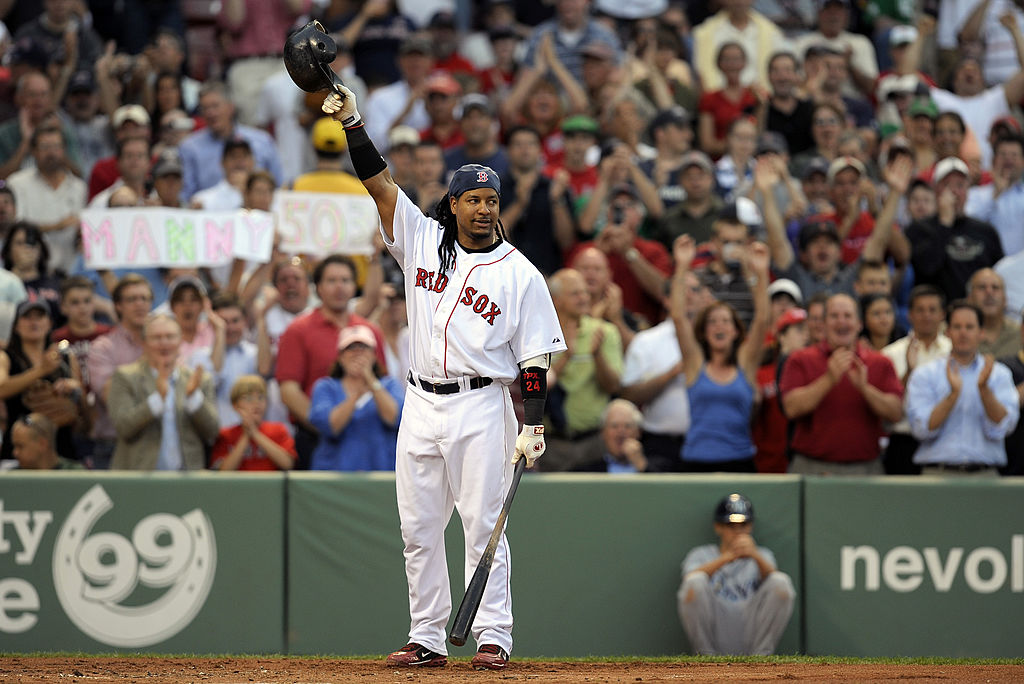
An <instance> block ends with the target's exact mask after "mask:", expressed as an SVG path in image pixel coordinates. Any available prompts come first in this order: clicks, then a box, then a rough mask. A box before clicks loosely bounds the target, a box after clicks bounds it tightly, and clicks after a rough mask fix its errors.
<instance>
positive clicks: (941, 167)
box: [932, 157, 971, 185]
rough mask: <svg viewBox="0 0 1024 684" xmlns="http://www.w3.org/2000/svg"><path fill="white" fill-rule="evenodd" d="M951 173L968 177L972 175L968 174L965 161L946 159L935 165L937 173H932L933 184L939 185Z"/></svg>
mask: <svg viewBox="0 0 1024 684" xmlns="http://www.w3.org/2000/svg"><path fill="white" fill-rule="evenodd" d="M951 173H962V174H964V176H967V177H969V176H970V175H971V174H970V173H969V172H968V169H967V164H965V163H964V162H963V160H961V159H959V158H957V157H946V158H945V159H943V160H942V161H940V162H939V163H938V164H936V165H935V171H934V172H933V173H932V183H933V184H934V185H938V184H939V183H940V182H941V181H942V179H943V178H945V177H946V176H948V175H949V174H951Z"/></svg>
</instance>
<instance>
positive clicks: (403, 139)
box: [388, 124, 420, 148]
mask: <svg viewBox="0 0 1024 684" xmlns="http://www.w3.org/2000/svg"><path fill="white" fill-rule="evenodd" d="M419 141H420V134H419V133H418V132H417V131H416V129H415V128H413V127H412V126H406V125H405V124H402V125H399V126H395V127H394V128H392V129H391V132H390V133H389V134H388V148H392V147H398V146H399V145H416V144H418V143H419Z"/></svg>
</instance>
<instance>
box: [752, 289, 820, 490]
mask: <svg viewBox="0 0 1024 684" xmlns="http://www.w3.org/2000/svg"><path fill="white" fill-rule="evenodd" d="M775 282H779V281H778V280H776V281H775ZM768 289H769V291H770V290H771V288H770V287H769V288H768ZM774 303H775V301H774V298H773V299H772V304H773V308H774ZM774 332H775V335H774V339H773V340H772V347H771V357H772V358H771V361H770V362H768V363H766V364H764V365H763V366H761V367H760V368H759V369H758V370H757V386H758V388H759V390H760V394H761V402H760V404H758V407H757V409H756V413H755V414H754V421H753V424H752V426H751V436H752V437H753V438H754V444H756V445H757V453H756V454H755V455H754V465H755V466H756V467H757V472H759V473H784V472H786V471H787V470H788V469H789V433H790V428H789V419H788V418H786V414H785V413H783V412H782V403H781V401H780V399H779V378H780V376H781V375H782V369H783V368H784V367H785V364H786V359H788V358H789V355H790V354H792V353H793V352H795V351H796V350H798V349H803V348H804V347H806V346H807V343H808V340H809V339H810V338H809V334H808V332H807V312H806V311H804V310H803V309H801V308H799V307H793V308H791V309H789V310H788V311H786V312H785V313H784V314H782V315H781V316H780V317H779V319H778V321H776V323H775V325H774Z"/></svg>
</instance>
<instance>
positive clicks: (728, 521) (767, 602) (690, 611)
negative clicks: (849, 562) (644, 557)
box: [677, 494, 796, 655]
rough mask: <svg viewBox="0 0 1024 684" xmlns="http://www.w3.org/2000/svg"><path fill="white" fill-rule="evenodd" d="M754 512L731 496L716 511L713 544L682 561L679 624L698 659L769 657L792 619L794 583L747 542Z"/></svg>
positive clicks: (769, 556) (742, 500) (740, 497)
mask: <svg viewBox="0 0 1024 684" xmlns="http://www.w3.org/2000/svg"><path fill="white" fill-rule="evenodd" d="M753 527H754V506H753V505H752V504H751V503H750V499H748V498H747V497H745V496H743V495H742V494H730V495H728V496H726V497H725V498H723V499H722V500H721V501H719V502H718V506H717V507H716V508H715V534H717V535H718V538H719V543H718V544H705V545H703V546H697V547H695V548H693V549H691V550H690V552H689V553H687V554H686V558H684V559H683V583H682V586H680V587H679V592H678V594H677V603H678V608H679V618H680V620H681V621H682V623H683V629H684V630H685V631H686V636H687V637H688V638H689V639H690V645H691V646H693V650H694V651H696V652H697V653H698V654H701V655H771V654H772V653H774V652H775V646H776V645H777V644H778V643H779V639H780V638H782V633H783V632H784V631H785V630H786V625H787V624H789V617H790V615H792V613H793V601H794V599H795V597H796V592H795V590H794V589H793V581H792V580H791V579H790V578H789V575H787V574H786V573H784V572H780V571H779V570H778V568H777V567H776V565H775V556H774V554H772V552H771V551H770V550H769V549H767V548H765V547H763V546H758V545H757V544H756V543H755V542H754V538H753V537H752V536H751V534H750V533H751V532H752V531H753Z"/></svg>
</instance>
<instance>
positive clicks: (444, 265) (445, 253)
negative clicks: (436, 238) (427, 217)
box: [434, 192, 508, 273]
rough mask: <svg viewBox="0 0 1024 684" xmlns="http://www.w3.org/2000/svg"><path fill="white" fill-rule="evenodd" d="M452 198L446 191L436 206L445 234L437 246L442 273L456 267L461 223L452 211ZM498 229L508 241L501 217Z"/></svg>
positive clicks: (499, 233) (435, 213)
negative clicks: (456, 250) (457, 239)
mask: <svg viewBox="0 0 1024 684" xmlns="http://www.w3.org/2000/svg"><path fill="white" fill-rule="evenodd" d="M450 198H451V193H450V192H446V193H444V195H443V196H442V197H441V199H440V200H438V202H437V205H436V206H435V207H434V215H435V216H436V217H437V222H438V223H440V224H441V228H442V229H443V230H444V234H443V235H441V244H439V245H438V246H437V256H438V258H439V259H440V260H441V271H440V272H441V273H445V272H447V271H450V270H453V269H454V268H455V239H456V238H457V237H458V235H459V224H458V221H456V220H455V214H453V213H452V204H451V201H450ZM497 231H498V237H499V238H501V239H502V240H504V241H505V242H508V236H507V235H505V226H504V224H502V222H501V219H500V218H499V219H498V225H497Z"/></svg>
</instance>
